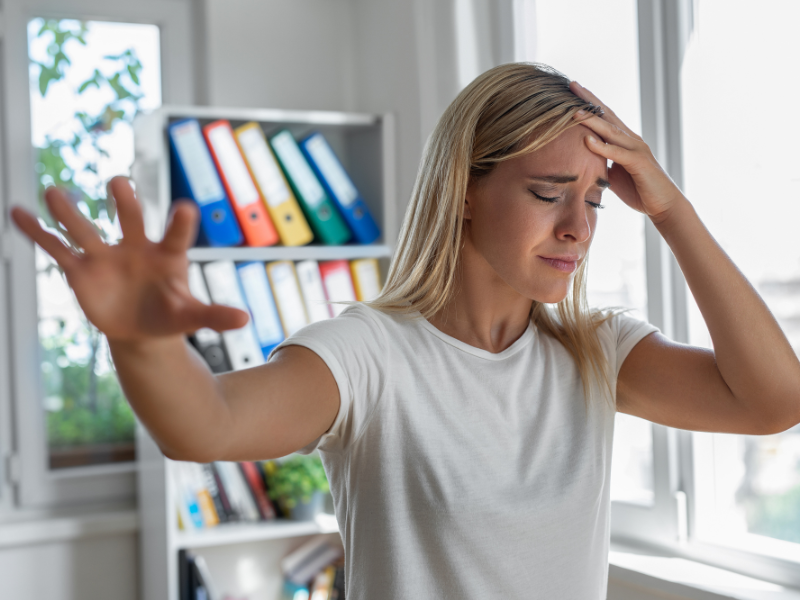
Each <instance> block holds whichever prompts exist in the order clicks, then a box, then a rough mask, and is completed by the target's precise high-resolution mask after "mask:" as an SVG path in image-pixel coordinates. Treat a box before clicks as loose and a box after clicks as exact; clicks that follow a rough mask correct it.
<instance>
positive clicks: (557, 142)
mask: <svg viewBox="0 0 800 600" xmlns="http://www.w3.org/2000/svg"><path fill="white" fill-rule="evenodd" d="M591 133H592V132H591V131H590V130H589V129H588V128H587V127H583V126H581V125H576V126H574V127H570V128H569V129H567V130H566V131H562V132H561V133H560V134H559V135H558V137H556V138H555V139H554V140H553V141H552V142H550V143H549V144H547V145H545V146H543V147H542V148H539V149H538V150H534V151H533V152H530V153H527V154H523V155H521V156H519V157H517V158H518V159H519V165H518V166H519V168H520V169H526V170H530V169H531V168H535V169H536V170H537V171H541V170H553V169H555V170H556V171H559V172H562V171H563V172H567V171H569V172H574V173H575V174H576V175H581V174H582V173H584V172H588V173H589V174H603V173H605V172H606V168H607V161H606V159H605V158H603V157H602V156H600V155H598V154H595V153H594V152H592V151H591V150H589V148H588V147H587V145H586V141H585V138H586V137H587V136H588V135H590V134H591ZM554 172H555V171H554Z"/></svg>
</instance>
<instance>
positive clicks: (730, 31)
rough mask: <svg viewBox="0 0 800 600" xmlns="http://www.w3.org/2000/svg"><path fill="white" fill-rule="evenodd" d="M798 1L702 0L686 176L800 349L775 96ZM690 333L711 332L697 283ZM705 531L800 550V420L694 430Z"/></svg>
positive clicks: (790, 142)
mask: <svg viewBox="0 0 800 600" xmlns="http://www.w3.org/2000/svg"><path fill="white" fill-rule="evenodd" d="M798 19H800V5H798V4H797V3H796V2H794V1H793V0H784V1H780V2H779V1H776V2H768V3H762V4H759V5H758V6H757V7H755V6H753V7H752V9H750V10H731V7H730V3H728V2H724V1H723V0H703V2H701V3H699V5H698V10H697V13H696V15H695V28H694V34H693V36H692V38H691V40H690V42H689V44H688V46H687V49H686V56H685V58H684V62H683V72H682V90H683V98H682V111H683V140H684V158H685V160H684V173H685V188H686V191H687V194H688V196H689V198H690V199H691V201H692V203H693V204H694V205H695V207H696V208H697V211H698V212H699V214H700V216H701V218H702V219H703V221H704V222H705V223H706V225H707V226H708V228H709V229H710V231H711V232H712V234H713V235H714V237H715V238H716V239H717V241H718V242H719V243H720V244H721V245H722V247H723V248H724V249H725V251H726V252H727V253H728V254H729V255H730V256H731V258H732V259H733V261H734V263H736V265H737V266H738V267H739V269H741V271H742V272H743V273H744V274H745V276H746V277H747V278H748V279H749V280H750V282H751V283H752V284H753V286H754V287H755V288H756V290H757V291H758V292H759V294H760V295H761V297H762V298H763V299H764V301H765V302H766V303H767V305H768V306H769V308H770V310H771V311H772V313H773V315H775V317H776V319H777V320H778V322H779V323H780V324H781V326H782V328H783V330H784V332H785V333H786V336H787V337H788V339H789V341H790V342H791V344H792V346H793V347H794V349H795V351H796V352H800V244H799V243H798V236H797V234H796V223H797V222H798V221H800V203H799V202H798V197H800V147H798V145H797V143H796V140H797V139H798V137H800V125H798V124H797V123H796V122H795V121H794V120H793V119H791V118H781V117H780V116H777V112H782V111H780V110H779V109H778V110H777V111H776V108H775V106H774V105H772V103H773V102H774V100H772V99H771V98H770V96H771V94H770V93H769V92H768V90H770V89H775V93H776V94H777V98H784V97H785V98H791V97H793V95H794V93H795V92H800V74H798V72H797V69H796V68H795V67H796V65H795V63H796V61H795V58H794V57H796V56H797V55H798V54H800V39H798V37H797V35H796V31H795V24H796V23H797V22H798ZM689 299H690V302H689V307H690V310H689V316H690V318H689V334H690V341H691V343H692V344H694V345H697V346H704V347H708V348H710V347H711V338H710V337H709V334H708V331H707V329H706V327H705V323H704V321H703V318H702V315H701V314H700V312H699V309H698V308H697V306H696V304H695V303H694V301H693V299H691V295H689ZM693 438H694V439H693V446H694V469H695V488H696V492H695V495H696V497H695V503H696V511H697V514H696V534H697V536H698V539H701V540H703V541H706V542H712V543H716V544H723V545H726V546H732V547H737V548H745V549H750V550H753V551H756V552H759V553H764V554H770V555H777V556H785V557H787V558H788V557H790V556H794V558H795V560H796V559H797V557H798V556H800V546H798V545H797V544H800V426H796V427H794V428H792V429H790V430H789V431H786V432H784V433H781V434H779V435H770V436H738V435H721V434H706V433H695V434H693Z"/></svg>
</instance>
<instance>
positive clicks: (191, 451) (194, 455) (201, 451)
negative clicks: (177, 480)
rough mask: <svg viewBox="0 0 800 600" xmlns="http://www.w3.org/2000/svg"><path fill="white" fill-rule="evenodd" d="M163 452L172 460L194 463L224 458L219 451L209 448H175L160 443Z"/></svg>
mask: <svg viewBox="0 0 800 600" xmlns="http://www.w3.org/2000/svg"><path fill="white" fill-rule="evenodd" d="M159 449H160V450H161V453H162V454H163V455H164V456H165V457H166V458H168V459H170V460H177V461H181V462H194V463H201V464H205V463H211V462H214V461H216V460H222V459H221V458H220V456H219V453H218V452H213V451H209V448H174V447H168V446H164V445H159Z"/></svg>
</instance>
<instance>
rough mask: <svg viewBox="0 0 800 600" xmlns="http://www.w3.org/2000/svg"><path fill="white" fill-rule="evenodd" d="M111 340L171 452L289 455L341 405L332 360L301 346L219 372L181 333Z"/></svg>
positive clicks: (200, 457)
mask: <svg viewBox="0 0 800 600" xmlns="http://www.w3.org/2000/svg"><path fill="white" fill-rule="evenodd" d="M109 346H110V348H111V354H112V356H113V358H114V364H115V366H116V369H117V375H118V377H119V380H120V384H121V385H122V389H123V390H124V392H125V396H126V397H127V398H128V401H129V402H130V403H131V406H132V407H133V409H134V410H135V411H136V415H137V416H138V417H139V419H140V420H141V421H142V422H143V423H144V424H145V425H146V426H147V429H148V431H150V433H151V435H152V436H153V438H154V439H155V440H156V442H157V443H158V445H159V447H160V448H161V450H162V452H164V454H165V455H166V456H168V457H169V458H173V459H177V460H191V461H195V462H211V461H213V460H235V461H238V460H256V459H267V458H276V457H279V456H285V455H287V454H290V453H292V452H294V451H296V450H299V449H300V448H302V447H303V446H305V445H307V444H308V443H309V442H311V441H313V440H315V439H316V438H318V437H319V436H320V435H322V434H323V433H324V432H326V431H327V430H328V429H329V428H330V426H331V424H332V423H333V421H334V419H335V417H336V414H337V412H338V409H339V391H338V387H337V385H336V380H335V379H334V378H333V375H332V374H331V372H330V370H329V369H328V367H327V365H326V364H325V363H324V362H323V361H322V359H321V358H319V357H318V356H317V355H316V354H315V353H314V352H312V351H311V350H308V349H307V348H303V347H300V346H289V347H286V348H282V349H281V350H279V351H278V353H277V354H276V355H275V358H274V359H273V360H272V361H270V362H269V363H267V364H265V365H261V366H258V367H253V368H250V369H245V370H243V371H232V372H229V373H223V374H221V375H214V374H213V373H211V371H210V370H209V369H208V367H207V366H206V363H205V361H204V360H203V358H202V356H200V354H199V353H198V352H197V350H195V349H194V348H193V347H192V346H191V345H190V344H189V343H187V342H186V341H185V339H184V338H183V337H182V336H179V337H169V338H163V339H157V340H152V341H148V342H146V343H138V342H135V343H124V342H122V343H121V342H114V341H110V342H109Z"/></svg>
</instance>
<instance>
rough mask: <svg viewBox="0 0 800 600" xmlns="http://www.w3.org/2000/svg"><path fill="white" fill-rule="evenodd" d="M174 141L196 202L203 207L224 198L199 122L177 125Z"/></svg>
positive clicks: (173, 133)
mask: <svg viewBox="0 0 800 600" xmlns="http://www.w3.org/2000/svg"><path fill="white" fill-rule="evenodd" d="M172 140H173V142H174V143H175V148H176V149H177V151H178V155H179V156H180V159H181V164H182V165H183V169H184V170H185V171H186V178H187V179H188V180H189V185H190V186H191V188H192V193H193V194H194V199H195V201H196V202H197V203H198V204H199V205H201V206H202V205H204V204H208V203H209V202H213V201H215V200H219V199H220V198H223V197H224V196H225V192H224V191H223V190H222V184H221V183H220V181H219V178H218V177H217V169H216V168H215V167H214V163H213V162H212V160H211V156H210V155H209V153H208V148H206V142H205V140H204V139H203V134H202V133H201V132H200V124H199V123H198V122H197V121H187V122H186V123H182V124H180V125H176V126H175V127H173V128H172Z"/></svg>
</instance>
